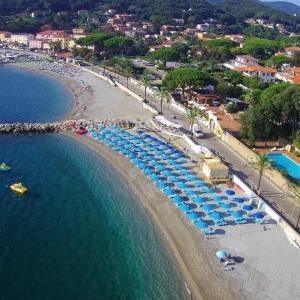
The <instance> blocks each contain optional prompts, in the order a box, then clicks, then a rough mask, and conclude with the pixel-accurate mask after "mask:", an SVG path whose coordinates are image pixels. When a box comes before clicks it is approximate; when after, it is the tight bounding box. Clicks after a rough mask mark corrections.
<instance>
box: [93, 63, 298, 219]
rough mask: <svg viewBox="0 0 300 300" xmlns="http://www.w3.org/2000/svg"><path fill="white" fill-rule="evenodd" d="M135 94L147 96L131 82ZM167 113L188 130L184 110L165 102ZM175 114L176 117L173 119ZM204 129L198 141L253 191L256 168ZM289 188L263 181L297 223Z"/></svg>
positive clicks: (267, 194)
mask: <svg viewBox="0 0 300 300" xmlns="http://www.w3.org/2000/svg"><path fill="white" fill-rule="evenodd" d="M90 68H92V69H93V70H94V71H97V72H103V69H102V68H99V67H90ZM106 74H110V75H111V76H113V77H114V78H115V79H116V80H119V81H120V82H121V83H122V84H124V85H126V79H125V78H123V77H122V76H116V75H115V74H114V73H112V72H108V71H106ZM128 87H129V88H130V89H131V90H132V91H134V92H135V93H136V94H138V95H140V96H141V97H144V89H143V87H141V86H138V85H135V84H132V83H129V86H128ZM147 100H148V101H150V102H151V103H152V105H153V106H156V108H157V110H160V101H159V100H157V99H156V97H155V96H153V95H149V94H148V95H147ZM163 114H164V116H165V117H166V118H167V119H169V120H172V121H174V122H176V123H179V124H181V125H183V130H185V131H186V132H188V128H189V123H188V120H187V118H186V116H185V115H184V113H182V112H180V111H178V110H176V109H174V108H173V107H172V106H169V105H167V104H166V103H163ZM174 116H176V119H174ZM202 130H203V132H204V133H205V135H204V137H203V138H201V139H197V142H198V143H199V144H201V145H203V146H205V147H207V148H208V149H210V150H211V151H212V152H214V153H220V154H221V157H222V159H223V160H224V161H225V162H226V163H227V165H228V166H229V168H230V170H231V172H232V173H234V174H236V175H238V176H239V177H240V178H241V179H243V180H244V181H245V182H246V183H247V184H248V185H249V186H250V187H253V188H254V190H255V189H256V187H257V182H258V177H259V174H258V172H257V171H256V170H254V169H253V167H252V166H250V165H249V164H248V163H247V162H246V161H245V160H244V159H243V158H242V157H241V156H240V155H239V154H238V153H237V152H236V151H235V150H234V149H232V148H231V147H229V146H228V145H227V144H225V143H224V142H223V141H221V140H220V139H218V138H217V137H216V136H215V135H214V134H213V133H212V132H211V131H210V130H209V129H208V128H206V127H204V126H202ZM286 191H287V187H286V186H284V187H277V186H275V185H274V184H273V183H272V182H270V181H269V180H268V179H266V178H263V179H262V182H261V196H262V197H263V198H264V199H265V200H266V202H268V203H270V204H271V205H272V206H273V207H274V208H276V209H277V210H278V211H279V212H280V213H281V214H282V215H285V216H286V218H288V219H289V221H290V223H292V224H293V225H296V224H297V221H298V218H299V214H300V207H299V206H298V205H296V204H295V203H294V202H293V201H292V199H291V198H288V197H285V196H284V195H285V192H286Z"/></svg>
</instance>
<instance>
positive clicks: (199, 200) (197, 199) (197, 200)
mask: <svg viewBox="0 0 300 300" xmlns="http://www.w3.org/2000/svg"><path fill="white" fill-rule="evenodd" d="M192 201H193V202H194V203H197V204H202V203H206V198H204V197H200V196H196V197H193V198H192Z"/></svg>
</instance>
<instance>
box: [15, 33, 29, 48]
mask: <svg viewBox="0 0 300 300" xmlns="http://www.w3.org/2000/svg"><path fill="white" fill-rule="evenodd" d="M33 38H34V36H33V34H28V33H15V34H11V36H10V42H11V43H15V44H18V45H25V46H28V45H29V41H30V40H32V39H33Z"/></svg>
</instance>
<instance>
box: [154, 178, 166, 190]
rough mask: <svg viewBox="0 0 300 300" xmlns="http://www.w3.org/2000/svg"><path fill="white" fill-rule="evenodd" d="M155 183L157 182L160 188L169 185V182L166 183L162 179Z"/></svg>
mask: <svg viewBox="0 0 300 300" xmlns="http://www.w3.org/2000/svg"><path fill="white" fill-rule="evenodd" d="M155 184H156V186H157V187H158V188H160V189H163V188H165V187H167V184H166V183H164V182H163V181H161V180H160V181H156V182H155Z"/></svg>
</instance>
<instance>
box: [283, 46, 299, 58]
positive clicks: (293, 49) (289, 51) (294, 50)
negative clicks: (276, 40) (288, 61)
mask: <svg viewBox="0 0 300 300" xmlns="http://www.w3.org/2000/svg"><path fill="white" fill-rule="evenodd" d="M284 50H285V54H286V55H287V56H294V55H295V54H296V53H300V47H288V48H285V49H284Z"/></svg>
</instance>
